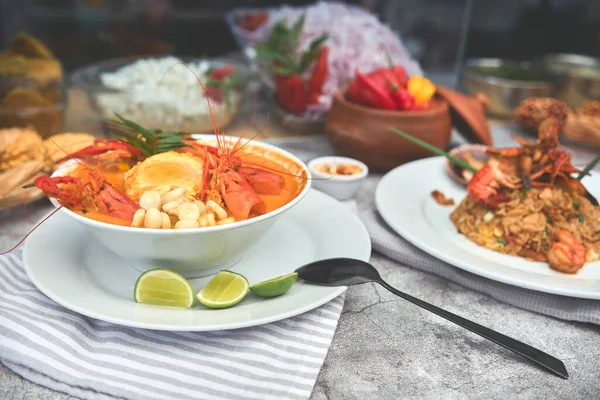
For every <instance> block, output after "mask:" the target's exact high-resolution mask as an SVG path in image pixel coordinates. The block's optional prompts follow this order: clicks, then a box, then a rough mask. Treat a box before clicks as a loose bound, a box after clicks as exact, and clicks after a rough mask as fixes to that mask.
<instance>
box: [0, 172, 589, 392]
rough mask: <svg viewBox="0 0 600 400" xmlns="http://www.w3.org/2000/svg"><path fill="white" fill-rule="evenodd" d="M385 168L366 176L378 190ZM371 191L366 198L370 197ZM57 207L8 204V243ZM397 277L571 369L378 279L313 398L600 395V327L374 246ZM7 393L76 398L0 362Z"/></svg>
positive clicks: (368, 188)
mask: <svg viewBox="0 0 600 400" xmlns="http://www.w3.org/2000/svg"><path fill="white" fill-rule="evenodd" d="M378 179H379V177H378V176H373V177H370V178H369V179H368V181H367V182H366V183H365V187H364V188H363V191H362V193H361V194H360V196H371V195H370V193H372V192H373V190H374V188H375V185H376V184H377V181H378ZM370 201H371V200H370V199H366V198H365V199H361V201H360V202H359V203H360V204H362V206H363V207H364V206H369V204H370ZM49 209H50V206H49V203H47V202H46V201H42V202H39V203H36V204H34V205H30V206H29V207H28V217H27V218H25V217H24V216H23V210H21V209H12V210H7V211H3V212H0V221H1V225H2V233H1V235H0V246H1V248H2V249H6V248H8V247H9V245H10V244H14V243H16V242H17V241H18V239H19V238H21V237H22V236H23V235H24V234H25V233H26V232H27V230H28V229H29V228H30V227H31V226H33V224H34V222H35V221H36V220H37V219H38V218H40V217H41V216H42V215H43V214H45V213H46V212H48V210H49ZM371 261H372V262H373V264H374V265H375V266H376V267H377V269H378V270H379V271H380V272H381V274H382V276H383V278H384V279H386V280H387V281H388V282H389V283H391V284H392V285H393V286H395V287H397V288H398V289H400V290H404V291H406V292H408V293H410V294H411V295H414V296H416V297H418V298H421V299H423V300H426V301H429V302H431V303H433V304H435V305H437V306H440V307H443V308H445V309H447V310H449V311H451V312H455V313H458V314H460V315H462V316H464V317H466V318H469V319H472V320H474V321H476V322H478V323H480V324H483V325H486V326H488V327H490V328H492V329H495V330H498V331H500V332H502V333H505V334H507V335H509V336H513V337H515V338H517V339H520V340H522V341H525V342H527V343H529V344H531V345H533V346H536V347H539V348H540V349H542V350H544V351H547V352H549V353H550V354H552V355H554V356H556V357H558V358H560V359H562V360H563V361H564V362H565V364H566V365H567V368H568V370H569V373H570V375H571V378H570V379H569V380H566V381H565V380H563V379H561V378H558V377H555V376H553V375H551V374H549V373H547V372H545V371H543V370H541V369H540V368H538V367H536V366H534V365H532V364H531V363H530V362H528V361H527V360H525V359H523V358H521V357H519V356H516V355H514V354H512V353H510V352H509V351H507V350H504V349H503V348H501V347H499V346H496V345H494V344H492V343H491V342H488V341H487V340H485V339H482V338H480V337H479V336H476V335H474V334H472V333H470V332H467V331H465V330H464V329H462V328H460V327H458V326H456V325H454V324H451V323H449V322H447V321H445V320H443V319H441V318H439V317H437V316H435V315H433V314H431V313H429V312H427V311H425V310H422V309H420V308H418V307H416V306H414V305H412V304H410V303H407V302H405V301H404V300H402V299H399V298H398V297H396V296H394V295H392V294H390V293H389V292H387V291H385V290H384V289H382V288H380V287H378V286H376V285H374V284H365V285H362V286H358V287H352V288H350V289H349V290H348V292H347V295H346V302H345V305H344V310H343V313H342V316H341V318H340V321H339V325H338V328H337V331H336V334H335V336H334V338H333V342H332V345H331V348H330V350H329V353H328V355H327V358H326V360H325V363H324V365H323V368H322V370H321V373H320V375H319V377H318V380H317V382H316V385H315V388H314V391H313V394H312V396H311V399H312V400H333V399H440V398H444V399H483V398H486V399H505V398H511V399H537V398H550V399H591V398H600V379H599V378H600V361H599V360H598V356H599V355H600V347H599V346H598V343H599V340H598V339H599V335H598V333H599V331H600V327H598V326H595V325H586V324H580V323H573V322H567V321H562V320H558V319H554V318H550V317H546V316H543V315H539V314H535V313H532V312H528V311H524V310H521V309H518V308H515V307H512V306H509V305H506V304H503V303H499V302H498V301H495V300H493V299H491V298H490V297H488V296H486V295H483V294H480V293H476V292H473V291H470V290H467V289H464V288H462V287H460V286H458V285H455V284H452V283H449V282H447V281H445V280H443V279H440V278H438V277H435V276H433V275H430V274H427V273H424V272H421V271H418V270H415V269H411V268H409V267H406V266H402V265H400V264H398V263H396V262H394V261H391V260H389V259H386V258H383V257H381V256H379V255H378V254H376V253H374V254H373V256H372V259H371ZM0 399H44V400H66V399H73V397H71V396H69V395H66V394H63V393H58V392H55V391H53V390H50V389H47V388H44V387H42V386H39V385H37V384H35V383H32V382H29V381H27V380H24V379H23V378H21V377H20V376H18V375H16V374H15V373H13V372H12V371H10V370H9V369H8V368H6V367H4V366H1V367H0Z"/></svg>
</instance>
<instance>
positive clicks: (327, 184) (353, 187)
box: [308, 156, 369, 200]
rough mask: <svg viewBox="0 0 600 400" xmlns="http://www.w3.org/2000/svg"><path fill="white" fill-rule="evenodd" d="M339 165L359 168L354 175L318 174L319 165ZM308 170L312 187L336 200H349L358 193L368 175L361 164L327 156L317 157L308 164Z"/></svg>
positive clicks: (367, 171)
mask: <svg viewBox="0 0 600 400" xmlns="http://www.w3.org/2000/svg"><path fill="white" fill-rule="evenodd" d="M322 164H327V165H341V164H354V165H358V166H359V167H360V168H361V171H360V172H359V173H358V174H356V175H330V174H327V173H324V172H319V171H318V170H317V169H316V168H317V167H318V166H319V165H322ZM308 169H309V170H310V174H311V175H312V187H314V188H315V189H318V190H320V191H322V192H324V193H327V194H328V195H330V196H332V197H335V198H336V199H338V200H349V199H351V198H352V197H354V195H355V194H356V192H357V191H358V189H359V188H360V185H361V183H362V181H363V180H364V179H365V178H366V177H367V175H368V174H369V168H368V167H367V166H366V165H365V164H364V163H362V162H360V161H358V160H355V159H353V158H348V157H338V156H327V157H318V158H315V159H313V160H311V161H310V162H309V163H308Z"/></svg>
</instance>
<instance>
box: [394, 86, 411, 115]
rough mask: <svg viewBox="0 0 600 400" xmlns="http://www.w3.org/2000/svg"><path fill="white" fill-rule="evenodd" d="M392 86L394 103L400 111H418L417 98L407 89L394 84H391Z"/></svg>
mask: <svg viewBox="0 0 600 400" xmlns="http://www.w3.org/2000/svg"><path fill="white" fill-rule="evenodd" d="M390 86H391V87H392V98H393V99H394V103H395V104H396V108H397V109H398V110H403V111H415V110H416V106H417V104H416V102H415V98H414V97H412V95H411V94H410V93H409V92H408V90H407V89H406V88H403V87H398V86H396V85H394V84H390Z"/></svg>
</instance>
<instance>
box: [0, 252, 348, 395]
mask: <svg viewBox="0 0 600 400" xmlns="http://www.w3.org/2000/svg"><path fill="white" fill-rule="evenodd" d="M343 304H344V295H341V296H339V297H337V298H336V299H334V300H333V301H331V302H329V303H327V304H325V305H323V306H321V307H319V308H317V309H315V310H312V311H309V312H307V313H304V314H301V315H298V316H296V317H293V318H289V319H285V320H282V321H278V322H274V323H270V324H266V325H261V326H257V327H252V328H245V329H238V330H230V331H217V332H163V331H151V330H144V329H133V328H126V327H122V326H118V325H113V324H110V323H105V322H102V321H98V320H95V319H92V318H88V317H84V316H82V315H80V314H77V313H75V312H73V311H70V310H67V309H66V308H63V307H61V306H60V305H58V304H56V303H54V302H53V301H52V300H50V299H48V298H47V297H46V296H45V295H43V294H42V293H41V292H39V291H38V290H37V289H36V287H35V286H34V285H33V284H32V283H31V282H30V280H29V278H28V277H27V274H26V273H25V270H24V268H23V261H22V247H21V248H20V249H18V250H16V251H15V252H13V253H12V254H9V255H6V256H0V361H1V362H2V363H4V364H5V365H6V366H7V367H8V368H10V369H11V370H13V371H14V372H16V373H17V374H19V375H22V376H23V377H25V378H26V379H29V380H30V381H33V382H36V383H38V384H40V385H43V386H46V387H49V388H51V389H54V390H57V391H61V392H65V393H68V394H70V395H72V396H77V397H80V398H84V399H113V398H115V397H118V398H124V399H144V400H145V399H177V400H182V399H261V400H262V399H307V398H309V397H310V395H311V392H312V389H313V386H314V384H315V382H316V379H317V376H318V374H319V371H320V369H321V366H322V365H323V361H324V360H325V356H326V355H327V350H328V348H329V346H330V344H331V339H332V338H333V334H334V332H335V329H336V327H337V322H338V319H339V317H340V313H341V311H342V307H343Z"/></svg>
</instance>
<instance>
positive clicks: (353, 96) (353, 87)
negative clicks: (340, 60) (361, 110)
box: [346, 79, 368, 105]
mask: <svg viewBox="0 0 600 400" xmlns="http://www.w3.org/2000/svg"><path fill="white" fill-rule="evenodd" d="M346 97H347V98H348V100H350V101H351V102H353V103H356V104H363V105H368V104H367V103H366V102H365V101H364V99H363V98H362V95H361V92H360V86H359V85H358V82H357V81H356V79H355V80H353V81H352V83H350V86H348V91H347V92H346Z"/></svg>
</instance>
